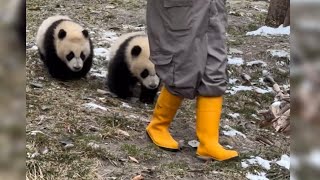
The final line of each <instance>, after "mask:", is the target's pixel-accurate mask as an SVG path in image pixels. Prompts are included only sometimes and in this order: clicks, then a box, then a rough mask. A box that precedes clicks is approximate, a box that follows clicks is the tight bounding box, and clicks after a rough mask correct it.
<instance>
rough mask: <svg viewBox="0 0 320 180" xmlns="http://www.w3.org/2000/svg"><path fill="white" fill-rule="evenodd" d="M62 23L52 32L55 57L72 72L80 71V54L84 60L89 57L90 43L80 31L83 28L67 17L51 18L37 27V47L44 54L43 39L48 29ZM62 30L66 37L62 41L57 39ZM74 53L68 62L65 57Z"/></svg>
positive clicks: (81, 64)
mask: <svg viewBox="0 0 320 180" xmlns="http://www.w3.org/2000/svg"><path fill="white" fill-rule="evenodd" d="M59 20H67V21H62V22H61V23H60V24H59V25H58V26H57V27H56V29H55V30H54V34H53V38H54V45H55V47H56V53H57V56H58V57H59V58H60V59H61V60H62V61H63V62H64V63H65V64H66V65H67V66H68V67H69V68H70V69H71V70H72V71H75V72H76V71H80V70H81V69H82V67H83V60H82V59H81V58H80V55H81V53H83V54H84V55H85V57H86V58H85V59H87V57H88V56H89V55H90V43H89V39H87V38H85V37H84V35H83V33H82V31H83V30H84V28H83V27H82V26H80V25H79V24H78V23H76V22H73V21H71V19H70V18H69V17H67V16H60V15H57V16H52V17H49V18H48V19H46V20H44V21H43V23H42V24H41V26H40V27H39V30H38V34H37V40H36V41H37V45H38V47H39V50H40V52H41V53H42V54H44V55H45V54H46V49H45V47H44V40H45V39H44V38H45V34H46V32H47V30H48V28H49V27H50V26H51V25H52V24H53V23H54V22H56V21H59ZM61 29H63V30H64V31H66V32H67V35H66V37H64V38H63V39H59V38H58V34H59V31H60V30H61ZM71 51H72V52H73V53H74V58H73V59H71V60H70V61H68V60H67V59H66V56H67V55H68V54H69V53H70V52H71Z"/></svg>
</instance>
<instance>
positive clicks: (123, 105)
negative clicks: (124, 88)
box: [121, 102, 132, 109]
mask: <svg viewBox="0 0 320 180" xmlns="http://www.w3.org/2000/svg"><path fill="white" fill-rule="evenodd" d="M121 107H124V108H128V109H131V108H132V107H131V106H130V105H129V104H127V103H124V102H123V103H122V105H121Z"/></svg>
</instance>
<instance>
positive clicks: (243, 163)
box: [241, 161, 249, 168]
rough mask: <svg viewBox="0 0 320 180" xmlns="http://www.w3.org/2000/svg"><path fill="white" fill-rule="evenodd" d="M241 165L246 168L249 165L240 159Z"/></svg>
mask: <svg viewBox="0 0 320 180" xmlns="http://www.w3.org/2000/svg"><path fill="white" fill-rule="evenodd" d="M241 167H242V168H247V167H249V164H247V163H246V162H244V161H242V162H241Z"/></svg>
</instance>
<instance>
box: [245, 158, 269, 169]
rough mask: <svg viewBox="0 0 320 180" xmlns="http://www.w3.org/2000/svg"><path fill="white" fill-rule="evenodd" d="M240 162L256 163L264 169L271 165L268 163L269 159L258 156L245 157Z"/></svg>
mask: <svg viewBox="0 0 320 180" xmlns="http://www.w3.org/2000/svg"><path fill="white" fill-rule="evenodd" d="M242 162H244V163H246V164H249V165H254V164H258V165H260V166H261V167H263V168H264V169H266V170H270V169H271V165H270V163H271V161H268V160H265V159H263V158H261V157H259V156H257V157H253V158H251V159H246V160H245V161H242Z"/></svg>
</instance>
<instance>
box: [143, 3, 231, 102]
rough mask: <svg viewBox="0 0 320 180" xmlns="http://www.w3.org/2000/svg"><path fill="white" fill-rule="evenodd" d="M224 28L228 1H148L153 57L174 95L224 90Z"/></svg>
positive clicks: (213, 93)
mask: <svg viewBox="0 0 320 180" xmlns="http://www.w3.org/2000/svg"><path fill="white" fill-rule="evenodd" d="M226 26H227V14H226V9H225V0H148V5H147V29H148V37H149V43H150V51H151V54H150V60H151V61H152V62H153V63H154V64H155V66H156V71H157V74H158V75H159V77H160V78H161V80H162V82H164V84H165V86H166V88H167V89H168V90H169V91H170V92H171V93H172V94H174V95H178V96H181V97H185V98H189V99H193V98H194V97H195V96H198V95H201V96H221V95H223V94H224V92H225V90H226V86H227V74H226V68H227V48H226Z"/></svg>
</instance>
